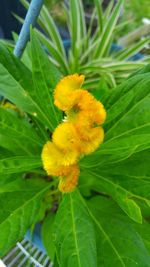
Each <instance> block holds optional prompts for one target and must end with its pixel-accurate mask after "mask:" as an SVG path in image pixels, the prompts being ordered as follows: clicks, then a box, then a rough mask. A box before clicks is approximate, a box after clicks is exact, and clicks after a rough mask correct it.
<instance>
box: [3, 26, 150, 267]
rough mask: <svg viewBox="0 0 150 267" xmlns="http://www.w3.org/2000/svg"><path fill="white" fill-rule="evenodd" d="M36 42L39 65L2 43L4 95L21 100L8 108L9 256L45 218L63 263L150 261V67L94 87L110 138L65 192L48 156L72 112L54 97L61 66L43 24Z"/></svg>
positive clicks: (51, 248)
mask: <svg viewBox="0 0 150 267" xmlns="http://www.w3.org/2000/svg"><path fill="white" fill-rule="evenodd" d="M30 46H31V61H32V72H31V70H29V69H28V68H27V67H26V66H25V65H24V64H23V63H22V62H21V61H20V60H19V59H17V58H16V57H14V56H13V54H12V53H11V52H10V50H8V49H7V48H6V46H4V45H3V44H0V54H1V57H0V94H1V95H2V96H4V97H5V99H9V100H10V101H11V102H12V103H13V104H14V105H16V106H17V108H18V109H19V112H18V110H17V111H15V110H12V109H9V108H4V106H3V104H2V106H1V107H0V147H1V149H0V205H1V210H0V233H1V238H0V257H2V256H3V255H5V254H6V253H7V252H8V251H9V249H10V248H11V247H12V246H13V245H15V243H16V242H17V240H20V239H21V238H23V236H24V234H25V233H26V230H27V229H28V228H29V227H31V226H32V228H33V226H34V224H35V223H36V222H37V221H42V222H43V224H42V237H43V240H44V244H45V247H46V249H47V252H48V255H49V256H50V257H51V259H52V260H53V261H54V266H61V267H66V266H70V267H85V266H87V267H91V266H93V267H96V266H98V267H99V266H105V267H109V266H110V267H111V266H117V267H122V266H125V267H129V266H136V267H138V266H139V267H148V266H149V262H150V246H149V243H150V240H149V236H150V235H149V233H150V226H149V218H150V209H149V207H150V197H149V196H150V177H149V174H150V170H149V168H150V165H149V156H150V136H149V135H150V89H149V88H150V74H149V72H150V67H149V66H147V67H146V68H144V69H142V70H141V71H139V72H138V73H136V74H134V75H132V77H130V78H129V79H127V80H126V81H125V82H124V83H122V84H121V85H120V86H118V87H117V88H115V89H113V90H111V91H110V90H109V91H107V90H105V88H104V87H103V88H101V87H98V86H97V89H95V90H93V91H92V92H93V94H94V95H95V96H96V97H97V99H99V100H100V101H102V102H103V103H104V106H105V108H106V110H107V120H106V123H105V125H104V128H105V141H104V143H103V144H102V145H101V147H100V149H98V150H97V151H96V152H94V153H93V154H92V155H90V156H87V157H85V158H83V159H82V160H81V161H80V168H81V175H80V178H79V186H78V189H77V190H76V191H74V192H73V193H70V194H65V195H63V196H61V195H60V193H59V192H58V190H57V179H55V178H53V179H52V178H51V177H48V176H47V175H46V173H45V172H44V171H43V169H42V162H41V151H42V147H43V145H44V144H45V143H46V141H47V140H49V138H50V136H51V133H52V132H53V130H54V129H55V127H56V126H57V125H58V124H59V122H60V121H61V120H62V117H63V116H62V113H61V112H60V111H59V110H57V108H56V107H55V106H54V104H53V89H54V87H55V85H56V84H57V82H58V81H59V80H60V78H61V74H60V72H59V71H58V70H57V69H56V67H55V66H54V65H53V64H52V63H51V61H50V60H49V58H48V57H47V55H46V53H45V52H44V51H43V49H42V48H41V46H40V43H39V41H38V39H37V37H36V35H35V33H33V31H31V43H30ZM57 206H59V207H58V208H57ZM56 209H57V213H56ZM81 233H82V234H81Z"/></svg>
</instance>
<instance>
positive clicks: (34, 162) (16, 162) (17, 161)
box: [0, 156, 42, 174]
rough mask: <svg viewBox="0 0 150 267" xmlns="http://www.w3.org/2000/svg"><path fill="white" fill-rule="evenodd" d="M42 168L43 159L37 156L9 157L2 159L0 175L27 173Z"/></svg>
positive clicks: (0, 160)
mask: <svg viewBox="0 0 150 267" xmlns="http://www.w3.org/2000/svg"><path fill="white" fill-rule="evenodd" d="M41 166H42V162H41V159H40V157H37V156H34V157H33V156H32V157H31V156H28V157H27V156H9V157H6V158H3V159H0V174H11V173H19V172H27V171H32V170H34V169H36V168H38V167H41Z"/></svg>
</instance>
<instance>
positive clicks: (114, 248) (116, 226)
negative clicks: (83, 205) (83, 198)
mask: <svg viewBox="0 0 150 267" xmlns="http://www.w3.org/2000/svg"><path fill="white" fill-rule="evenodd" d="M88 204H89V208H90V210H89V214H90V216H91V218H92V219H93V221H94V223H95V227H96V228H95V230H96V237H97V255H98V266H103V267H110V266H115V267H149V262H150V253H149V251H148V250H147V247H146V245H145V240H144V238H142V236H140V234H139V233H138V230H139V229H140V228H144V227H145V223H143V225H141V226H140V227H136V224H134V223H133V222H132V221H131V220H130V219H128V218H127V217H126V216H125V215H124V214H123V213H122V212H121V210H120V209H119V208H118V207H117V206H116V205H115V204H114V203H113V202H112V200H111V199H108V198H105V197H100V196H98V197H95V198H93V199H92V200H90V201H89V202H88ZM146 226H147V228H146V229H147V236H149V233H150V226H148V225H147V224H146ZM143 230H144V229H143ZM141 232H142V231H140V233H141Z"/></svg>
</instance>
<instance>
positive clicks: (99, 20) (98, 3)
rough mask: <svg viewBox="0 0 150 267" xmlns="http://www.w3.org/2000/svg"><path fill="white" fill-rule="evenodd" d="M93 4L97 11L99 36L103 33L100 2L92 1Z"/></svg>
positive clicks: (99, 0) (98, 0)
mask: <svg viewBox="0 0 150 267" xmlns="http://www.w3.org/2000/svg"><path fill="white" fill-rule="evenodd" d="M94 2H95V6H96V10H97V19H98V29H99V34H100V33H102V32H103V13H102V6H101V0H94Z"/></svg>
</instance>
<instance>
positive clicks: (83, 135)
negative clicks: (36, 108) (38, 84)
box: [42, 74, 106, 192]
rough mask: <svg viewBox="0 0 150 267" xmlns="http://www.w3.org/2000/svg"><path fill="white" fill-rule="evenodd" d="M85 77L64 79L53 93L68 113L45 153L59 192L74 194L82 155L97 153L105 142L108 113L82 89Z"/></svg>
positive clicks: (49, 169)
mask: <svg viewBox="0 0 150 267" xmlns="http://www.w3.org/2000/svg"><path fill="white" fill-rule="evenodd" d="M83 82H84V76H83V75H78V74H73V75H69V76H66V77H64V78H63V79H62V80H61V81H60V82H59V83H58V84H57V86H56V88H55V90H54V100H55V102H54V103H55V105H56V106H57V107H58V108H59V109H61V110H62V111H64V112H65V114H66V118H65V121H64V122H62V123H61V124H59V125H58V127H57V128H56V129H55V131H54V132H53V135H52V141H51V142H50V141H48V142H47V143H46V144H45V145H44V147H43V151H42V161H43V166H44V169H45V170H46V171H47V173H48V174H49V175H52V176H58V177H59V190H60V191H61V192H72V191H73V190H74V189H75V187H76V185H77V182H78V177H79V172H80V171H79V167H78V165H77V162H78V160H79V158H80V157H81V156H83V155H88V154H90V153H92V152H93V151H95V150H96V149H97V148H98V146H99V145H100V144H101V143H102V142H103V139H104V131H103V128H102V127H101V124H103V123H104V121H105V119H106V111H105V109H104V107H103V105H102V103H100V102H99V101H97V100H96V99H95V98H94V96H93V95H92V94H90V93H89V92H88V91H87V90H84V89H81V86H82V83H83Z"/></svg>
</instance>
